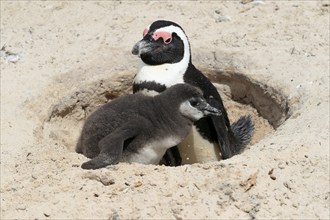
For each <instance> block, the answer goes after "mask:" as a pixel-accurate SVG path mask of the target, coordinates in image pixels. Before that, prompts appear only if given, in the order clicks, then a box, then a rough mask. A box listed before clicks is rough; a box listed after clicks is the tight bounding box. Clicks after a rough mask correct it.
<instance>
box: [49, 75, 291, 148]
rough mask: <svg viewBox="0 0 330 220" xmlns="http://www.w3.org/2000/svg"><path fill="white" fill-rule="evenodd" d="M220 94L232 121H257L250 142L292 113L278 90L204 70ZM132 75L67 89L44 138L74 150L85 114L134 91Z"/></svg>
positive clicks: (54, 107) (241, 77)
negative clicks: (249, 118) (240, 118)
mask: <svg viewBox="0 0 330 220" xmlns="http://www.w3.org/2000/svg"><path fill="white" fill-rule="evenodd" d="M203 73H205V75H207V76H208V77H209V79H210V80H211V81H212V82H213V83H214V85H215V86H216V88H217V89H218V91H219V92H220V94H221V97H222V99H223V102H224V105H225V107H226V110H227V113H228V116H229V119H230V121H231V122H234V121H236V120H237V119H238V118H239V117H241V116H243V115H250V116H251V117H252V120H253V121H254V123H255V133H254V136H253V138H252V140H251V145H253V144H255V143H257V142H258V141H260V140H261V139H263V138H264V137H265V136H267V135H271V133H272V132H273V131H274V130H276V129H277V128H278V127H279V126H280V125H281V124H282V123H283V122H284V121H285V120H286V119H287V118H288V117H289V115H290V109H289V104H288V99H287V97H286V96H285V95H284V94H283V93H282V92H281V91H279V90H277V89H275V88H273V87H271V86H269V85H267V84H265V83H262V82H259V81H256V80H253V79H251V78H249V77H248V76H246V75H244V74H241V73H237V72H230V71H228V72H220V71H215V70H212V69H203ZM132 80H133V77H132V74H129V73H127V74H121V76H120V77H117V78H114V77H111V78H110V77H109V78H106V77H104V78H103V79H101V80H98V81H94V82H90V83H88V84H85V85H82V86H81V87H78V89H76V90H75V91H71V92H68V94H66V95H65V96H64V97H62V98H61V99H59V100H58V102H57V103H55V104H54V105H52V106H51V107H50V108H49V114H48V118H47V120H45V121H44V123H43V131H42V132H43V134H42V136H43V138H48V139H51V140H53V141H54V142H56V143H58V144H62V145H65V146H66V147H67V148H68V149H69V150H70V151H74V150H75V146H76V142H77V139H78V137H79V134H80V131H81V128H82V126H83V123H84V120H85V119H86V117H87V116H88V115H89V114H90V113H91V112H93V111H94V110H95V109H97V108H98V107H99V106H101V105H103V104H105V103H107V102H110V101H111V100H113V99H115V98H117V97H120V96H123V95H127V94H131V93H132V92H131V91H132Z"/></svg>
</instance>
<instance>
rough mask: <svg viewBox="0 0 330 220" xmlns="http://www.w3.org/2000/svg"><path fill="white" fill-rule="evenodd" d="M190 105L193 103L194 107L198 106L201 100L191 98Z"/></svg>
mask: <svg viewBox="0 0 330 220" xmlns="http://www.w3.org/2000/svg"><path fill="white" fill-rule="evenodd" d="M190 105H191V106H192V107H196V106H199V102H198V101H197V100H191V101H190Z"/></svg>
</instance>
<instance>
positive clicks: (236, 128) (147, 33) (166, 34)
mask: <svg viewBox="0 0 330 220" xmlns="http://www.w3.org/2000/svg"><path fill="white" fill-rule="evenodd" d="M132 53H133V54H134V55H138V56H139V57H140V58H141V62H140V64H139V67H138V72H137V74H136V76H135V78H134V82H133V92H134V93H136V92H142V93H143V94H145V95H155V94H157V93H160V92H163V91H164V90H166V89H167V88H169V87H170V86H172V85H175V84H177V83H185V84H190V85H193V86H196V87H198V88H200V89H201V90H202V91H203V93H204V98H205V99H206V100H207V102H208V103H209V104H211V105H212V106H216V108H218V109H220V110H221V112H222V115H220V116H215V115H213V116H210V117H205V118H202V119H200V120H199V121H197V122H196V123H195V124H194V126H193V131H194V132H192V133H191V134H190V135H189V137H190V140H187V139H186V140H185V141H184V142H183V143H181V144H180V146H179V149H178V148H177V147H176V146H175V147H173V148H171V149H169V150H168V151H167V152H166V155H165V157H164V161H165V163H166V164H167V165H172V166H176V165H180V164H181V163H182V162H183V163H185V164H187V163H195V162H208V161H217V160H219V159H220V154H221V157H222V159H227V158H230V157H232V156H233V155H235V154H238V153H239V152H240V151H241V150H242V149H243V148H244V147H245V146H246V145H247V144H248V143H249V142H250V139H251V137H252V134H253V131H254V124H253V122H252V121H251V119H250V117H249V116H243V117H241V118H240V119H239V120H238V121H237V122H235V123H233V124H232V125H230V122H229V119H228V116H227V112H226V110H225V107H224V105H223V102H222V99H221V97H220V95H219V93H218V91H217V89H216V88H215V87H214V86H213V84H212V83H211V82H210V81H209V79H208V78H207V77H206V76H204V75H203V74H202V72H201V71H199V70H198V69H197V68H195V66H194V65H193V64H192V62H191V51H190V44H189V41H188V38H187V36H186V34H185V32H184V31H183V29H182V28H181V27H180V26H179V25H178V24H176V23H174V22H171V21H164V20H158V21H155V22H153V23H152V24H151V25H149V26H148V27H147V28H146V29H145V30H144V31H143V38H142V40H140V41H138V42H137V43H136V44H135V45H134V47H133V49H132ZM198 142H199V143H198ZM182 160H183V161H182Z"/></svg>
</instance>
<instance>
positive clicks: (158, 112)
mask: <svg viewBox="0 0 330 220" xmlns="http://www.w3.org/2000/svg"><path fill="white" fill-rule="evenodd" d="M209 114H211V115H221V111H219V110H218V109H216V108H214V107H212V106H211V105H209V104H208V103H207V102H206V100H205V99H204V97H203V93H202V91H201V90H200V89H198V88H197V87H194V86H191V85H188V84H176V85H174V86H172V87H170V88H169V89H167V90H166V91H165V92H163V93H160V94H159V95H156V96H153V97H152V96H145V95H143V94H140V93H136V94H131V95H127V96H123V97H119V98H117V99H115V100H113V101H111V102H109V103H107V104H105V105H103V106H101V107H100V108H99V109H98V110H96V111H95V112H93V113H92V114H91V115H90V116H89V117H88V118H87V120H86V122H85V124H84V126H83V129H82V132H81V135H80V138H79V141H78V143H77V146H76V152H78V153H82V154H84V155H85V156H86V157H88V158H92V159H91V160H90V161H88V162H85V163H83V164H82V166H81V167H82V168H83V169H98V168H102V167H105V166H107V165H110V164H116V163H118V162H121V161H122V162H130V163H132V162H137V163H142V164H159V163H160V161H161V159H162V157H163V156H164V154H165V152H166V150H167V149H169V148H170V147H173V146H175V145H177V144H179V143H180V142H181V141H182V140H183V139H184V138H185V137H186V136H187V134H188V133H189V132H190V130H191V127H192V125H193V123H194V122H195V121H197V120H199V119H200V118H202V117H204V116H206V115H209Z"/></svg>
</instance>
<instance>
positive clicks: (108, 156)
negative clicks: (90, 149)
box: [81, 121, 139, 170]
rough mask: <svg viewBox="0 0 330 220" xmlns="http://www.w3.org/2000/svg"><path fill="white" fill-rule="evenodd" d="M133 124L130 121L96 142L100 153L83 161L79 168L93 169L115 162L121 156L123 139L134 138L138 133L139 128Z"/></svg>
mask: <svg viewBox="0 0 330 220" xmlns="http://www.w3.org/2000/svg"><path fill="white" fill-rule="evenodd" d="M135 124H136V123H135V122H133V121H130V122H129V123H126V124H123V125H122V126H121V127H120V128H118V129H116V130H115V131H114V132H112V133H111V134H108V135H107V136H105V137H104V138H103V139H102V140H101V141H100V142H99V144H98V145H99V148H100V154H99V155H98V156H96V157H94V158H93V159H91V160H90V161H87V162H85V163H83V164H82V165H81V168H83V169H93V170H94V169H99V168H102V167H106V166H108V165H112V164H117V163H118V162H119V161H120V159H121V158H122V154H123V149H124V142H125V140H127V139H131V138H134V137H136V136H137V135H138V134H139V128H138V127H137V126H136V125H135Z"/></svg>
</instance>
